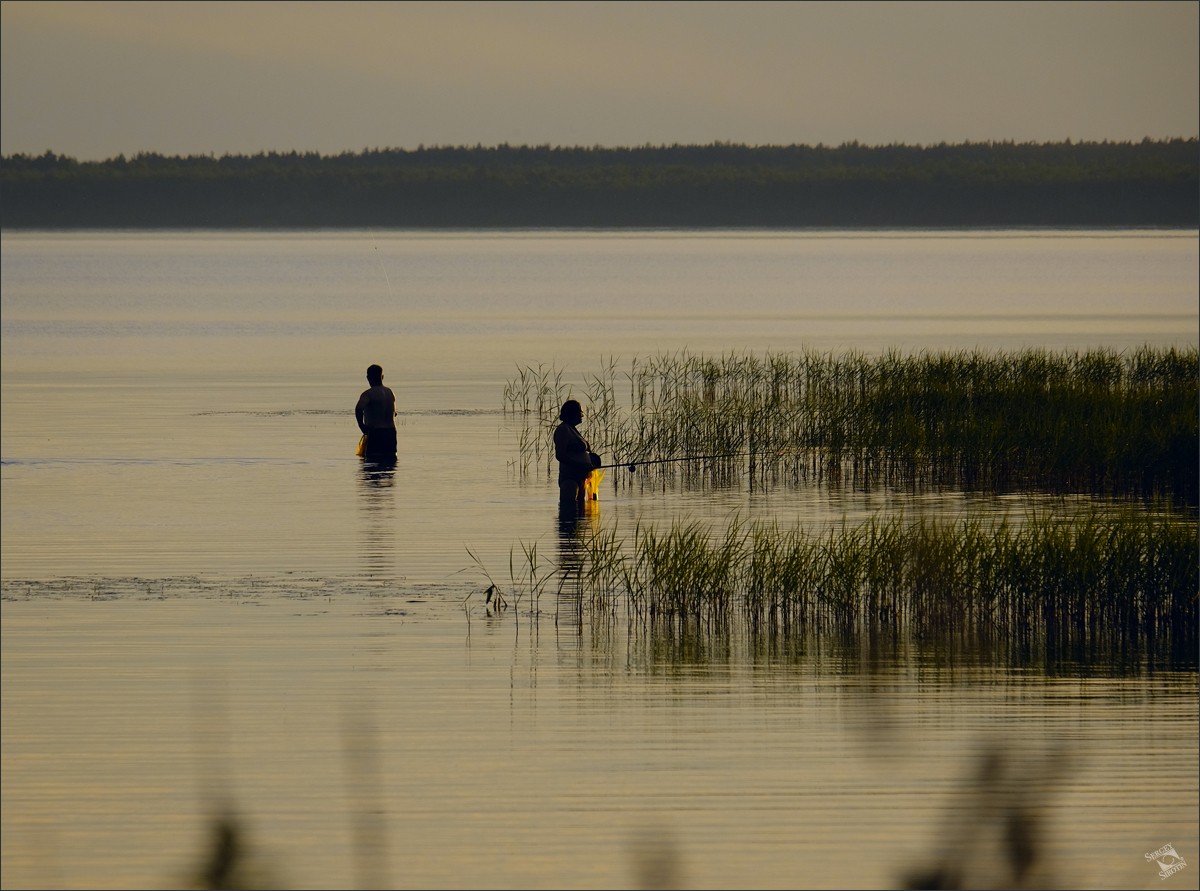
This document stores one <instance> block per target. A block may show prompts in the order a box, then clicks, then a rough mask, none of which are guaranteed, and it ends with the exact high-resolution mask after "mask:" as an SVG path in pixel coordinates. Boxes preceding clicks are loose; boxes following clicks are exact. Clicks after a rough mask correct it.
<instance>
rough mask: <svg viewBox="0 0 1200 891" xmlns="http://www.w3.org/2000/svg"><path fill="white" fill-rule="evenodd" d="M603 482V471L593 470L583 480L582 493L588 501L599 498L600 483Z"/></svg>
mask: <svg viewBox="0 0 1200 891" xmlns="http://www.w3.org/2000/svg"><path fill="white" fill-rule="evenodd" d="M602 482H604V471H603V470H593V471H592V472H591V473H589V474H588V475H587V479H585V480H584V481H583V494H584V497H585V498H586V499H587V500H588V501H599V500H600V484H601V483H602Z"/></svg>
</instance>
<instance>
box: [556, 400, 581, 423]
mask: <svg viewBox="0 0 1200 891" xmlns="http://www.w3.org/2000/svg"><path fill="white" fill-rule="evenodd" d="M558 417H559V420H561V421H565V422H566V423H568V424H578V423H581V422H582V421H583V407H582V406H580V404H579V403H578V402H576V401H575V400H574V399H568V400H567V401H566V402H564V403H563V407H562V410H561V411H560V412H559V413H558Z"/></svg>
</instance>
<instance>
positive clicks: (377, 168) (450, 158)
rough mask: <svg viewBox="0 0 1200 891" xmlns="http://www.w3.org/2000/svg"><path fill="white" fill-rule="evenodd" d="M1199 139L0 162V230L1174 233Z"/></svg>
mask: <svg viewBox="0 0 1200 891" xmlns="http://www.w3.org/2000/svg"><path fill="white" fill-rule="evenodd" d="M1198 225H1200V151H1198V143H1197V139H1195V138H1189V139H1171V140H1160V141H1152V140H1149V139H1147V140H1143V141H1142V142H1137V143H1128V142H1087V143H1073V142H1063V143H1020V144H1018V143H1012V142H989V143H963V144H954V145H948V144H941V145H933V146H908V145H889V146H875V147H872V146H864V145H859V144H858V143H849V144H845V145H841V146H837V147H826V146H820V145H818V146H802V145H793V146H775V147H771V146H768V147H752V146H744V145H733V144H726V143H716V144H712V145H705V146H680V145H676V146H660V147H655V146H644V147H636V148H555V147H551V146H509V145H499V146H494V147H485V146H475V147H433V148H425V147H421V148H418V149H415V150H401V149H383V150H368V151H363V152H357V153H351V152H347V153H343V154H339V155H321V154H318V153H315V152H307V153H306V152H286V153H279V152H267V153H260V154H257V155H225V156H222V157H215V156H211V155H191V156H187V157H169V156H164V155H158V154H153V153H143V154H138V155H136V156H135V157H133V158H126V157H124V156H118V157H116V158H112V159H109V160H107V161H95V162H92V161H87V162H81V161H77V160H75V159H73V158H69V157H64V156H61V155H56V154H54V153H53V152H49V151H47V152H46V153H44V154H42V155H39V156H30V155H24V154H16V155H8V156H4V157H3V158H0V227H3V228H5V229H21V228H25V229H29V228H51V229H73V228H81V229H90V228H336V227H366V226H377V227H387V228H527V227H533V228H541V227H555V228H557V227H596V228H614V227H654V228H696V227H699V228H725V227H767V228H796V227H829V228H860V227H862V228H873V227H884V228H889V227H1037V226H1048V227H1125V226H1129V227H1138V226H1149V227H1185V228H1192V227H1196V226H1198Z"/></svg>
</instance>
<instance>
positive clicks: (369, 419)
mask: <svg viewBox="0 0 1200 891" xmlns="http://www.w3.org/2000/svg"><path fill="white" fill-rule="evenodd" d="M367 383H369V384H370V385H371V387H370V389H367V390H363V393H362V395H361V396H359V397H358V405H356V406H354V417H355V419H356V420H357V421H358V429H359V430H361V431H362V432H363V434H364V435H365V436H366V437H367V442H366V445H365V446H364V448H363V459H364V460H367V461H395V460H396V394H395V393H393V392H392V391H391V389H389V388H388V387H385V386H384V385H383V369H382V368H381V367H380V366H378V365H372V366H371V367H370V368H368V369H367Z"/></svg>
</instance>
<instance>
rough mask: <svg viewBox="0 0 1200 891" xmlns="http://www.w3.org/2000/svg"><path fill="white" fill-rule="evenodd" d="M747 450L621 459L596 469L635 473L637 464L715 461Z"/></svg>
mask: <svg viewBox="0 0 1200 891" xmlns="http://www.w3.org/2000/svg"><path fill="white" fill-rule="evenodd" d="M749 454H750V453H749V452H729V453H727V454H724V455H684V456H683V457H682V458H647V459H646V460H645V461H623V462H621V463H620V464H601V465H599V466H598V467H596V468H595V469H596V470H607V469H610V468H613V467H625V468H627V469H628V470H629V472H630V473H636V472H637V469H638V465H639V464H643V465H645V464H674V463H675V462H677V461H715V460H716V459H717V458H744V457H746V456H748V455H749Z"/></svg>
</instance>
